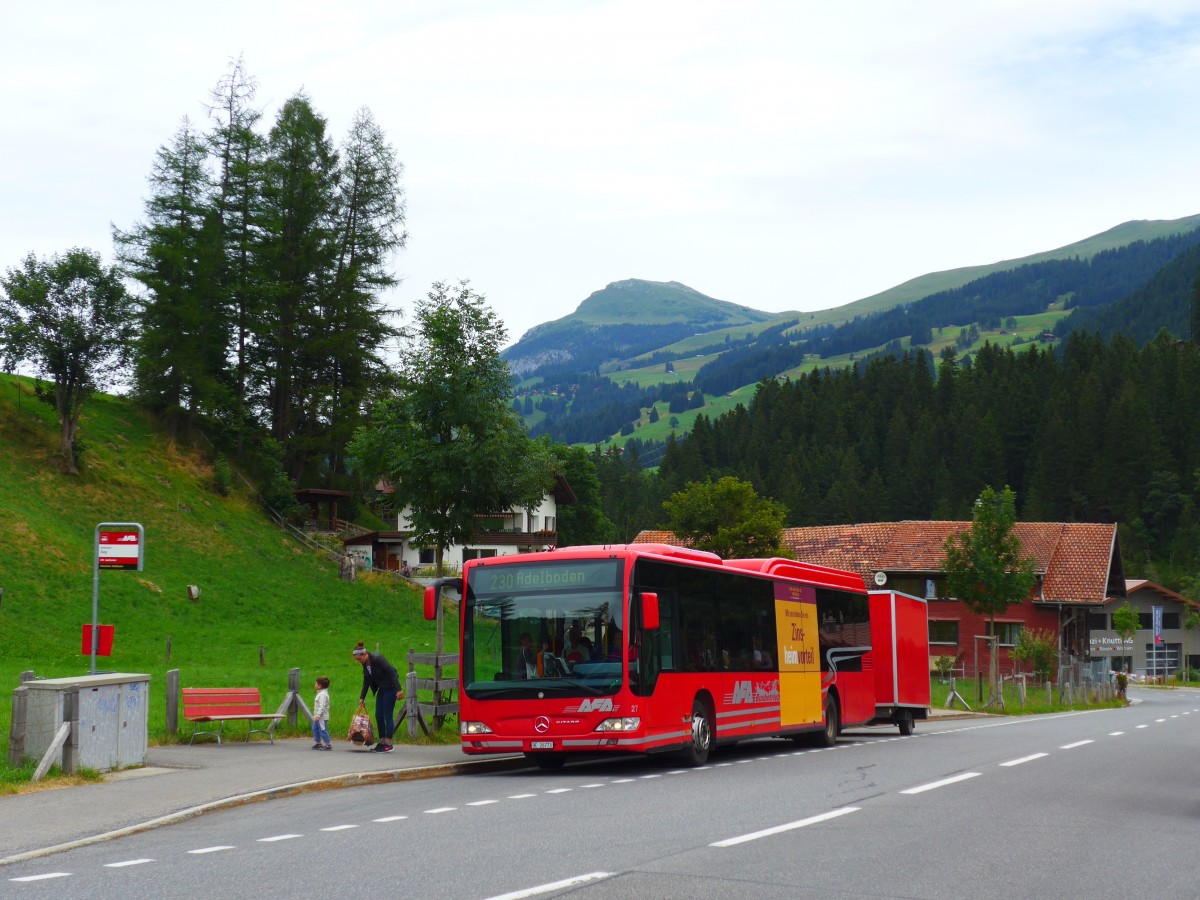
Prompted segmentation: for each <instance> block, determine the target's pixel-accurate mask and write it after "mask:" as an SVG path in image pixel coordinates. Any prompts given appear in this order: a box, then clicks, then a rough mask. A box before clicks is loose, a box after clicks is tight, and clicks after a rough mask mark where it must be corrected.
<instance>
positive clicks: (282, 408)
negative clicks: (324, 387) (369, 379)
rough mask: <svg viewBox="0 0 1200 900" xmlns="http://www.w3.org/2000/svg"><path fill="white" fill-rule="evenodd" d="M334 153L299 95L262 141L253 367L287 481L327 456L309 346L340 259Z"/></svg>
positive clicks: (315, 352)
mask: <svg viewBox="0 0 1200 900" xmlns="http://www.w3.org/2000/svg"><path fill="white" fill-rule="evenodd" d="M336 171H337V153H336V152H335V150H334V148H333V144H332V143H331V141H330V139H329V137H328V136H327V135H326V122H325V119H324V118H323V117H322V116H320V115H318V114H317V112H316V111H315V110H314V109H313V107H312V104H311V103H310V102H309V99H308V97H306V96H305V95H304V94H303V93H300V94H297V95H296V96H294V97H292V98H290V99H289V100H287V101H286V102H285V103H284V104H283V106H282V108H281V109H280V110H279V115H278V116H277V117H276V120H275V124H274V126H273V127H272V128H271V132H270V135H269V137H268V139H267V147H266V159H265V164H264V168H263V218H262V222H263V235H262V243H261V245H260V248H259V250H260V253H261V257H262V263H263V266H262V272H263V276H264V277H265V279H266V283H265V284H264V285H263V290H264V298H263V299H264V303H263V307H262V314H261V315H260V316H259V318H258V320H257V322H256V329H257V331H256V334H255V340H254V353H253V354H252V367H253V369H254V375H255V379H256V381H257V387H258V391H259V393H260V396H261V398H262V402H263V403H264V406H265V408H266V412H267V417H268V421H269V426H270V430H271V436H272V437H274V438H275V439H276V440H277V441H279V442H280V443H281V444H283V445H284V448H285V463H284V464H285V468H286V469H287V471H288V474H289V475H291V476H292V477H293V478H300V477H302V476H306V475H311V474H313V472H312V470H313V469H315V468H317V467H318V466H319V461H320V459H321V458H322V456H323V452H322V451H323V449H324V448H323V447H322V446H321V442H320V438H319V430H320V419H319V412H318V394H319V389H320V388H319V383H318V378H319V375H320V372H321V371H322V369H323V368H324V367H325V365H326V362H327V361H326V360H324V359H322V358H321V353H322V350H321V349H320V348H314V346H313V341H314V340H315V339H316V338H317V337H319V336H320V334H321V331H322V329H323V328H324V327H325V320H324V316H323V312H324V309H325V306H326V303H327V301H328V293H329V291H330V288H331V282H332V277H333V268H334V262H335V260H336V257H337V243H336V209H337V186H336Z"/></svg>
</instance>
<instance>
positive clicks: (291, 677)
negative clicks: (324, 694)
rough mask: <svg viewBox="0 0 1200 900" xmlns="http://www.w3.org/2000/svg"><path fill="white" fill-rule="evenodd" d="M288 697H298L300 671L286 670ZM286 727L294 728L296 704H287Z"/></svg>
mask: <svg viewBox="0 0 1200 900" xmlns="http://www.w3.org/2000/svg"><path fill="white" fill-rule="evenodd" d="M288 695H289V696H290V697H299V696H300V670H299V669H288ZM287 720H288V727H289V728H295V727H296V723H297V721H298V719H297V717H296V704H295V703H289V704H288V712H287Z"/></svg>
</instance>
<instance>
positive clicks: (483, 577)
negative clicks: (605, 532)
mask: <svg viewBox="0 0 1200 900" xmlns="http://www.w3.org/2000/svg"><path fill="white" fill-rule="evenodd" d="M620 575H621V561H620V560H617V559H585V560H578V561H571V562H568V563H552V564H548V565H528V564H513V565H489V566H477V567H476V568H474V569H472V570H471V587H472V589H474V591H475V592H476V593H479V594H501V593H503V594H510V593H513V592H518V593H523V594H524V593H543V592H547V591H561V590H579V589H581V588H604V589H612V588H615V587H617V585H618V584H619V579H620Z"/></svg>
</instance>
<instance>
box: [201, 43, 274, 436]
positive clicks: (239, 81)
mask: <svg viewBox="0 0 1200 900" xmlns="http://www.w3.org/2000/svg"><path fill="white" fill-rule="evenodd" d="M256 92H257V83H256V82H255V80H254V79H253V78H252V77H251V76H250V75H249V74H248V73H247V72H246V67H245V64H244V62H243V60H242V58H241V57H238V58H237V59H236V60H233V61H231V62H230V66H229V71H228V72H227V73H226V74H225V75H224V76H223V77H222V78H221V80H220V81H219V82H218V83H217V85H216V87H214V88H213V91H212V95H211V101H210V105H209V114H210V116H211V117H212V119H213V123H214V125H213V129H212V130H211V131H210V132H209V134H208V144H209V149H210V152H211V154H212V156H213V157H214V159H215V162H216V183H217V191H216V201H215V205H216V208H217V217H218V220H219V223H220V230H221V235H220V237H221V245H222V250H223V255H222V264H223V268H222V274H221V283H220V289H221V302H222V304H223V305H224V307H225V309H226V316H227V319H228V321H229V323H230V336H229V339H230V341H231V346H229V347H227V348H226V351H227V353H228V356H229V357H230V359H231V360H232V367H233V371H232V373H231V376H230V379H229V380H230V383H231V388H232V393H233V410H232V417H233V422H232V423H231V424H232V427H233V428H234V429H235V430H236V432H237V436H236V443H237V447H238V452H239V455H240V451H241V447H242V442H243V439H244V436H245V433H246V429H247V427H248V425H249V420H250V416H251V411H250V407H249V399H250V397H249V395H250V349H251V348H250V343H251V340H252V334H253V328H252V323H253V322H255V321H257V320H258V318H259V317H260V315H261V313H262V306H263V302H264V298H265V292H264V290H263V279H262V272H261V258H260V256H259V255H258V254H257V253H256V250H257V249H258V245H259V244H260V243H261V241H260V233H261V229H262V178H263V148H264V141H263V139H262V137H261V136H260V135H259V134H258V133H257V132H256V131H255V126H256V125H257V124H258V121H259V119H260V118H261V114H260V113H259V111H258V110H257V109H255V108H254V107H253V106H252V103H253V101H254V97H255V94H256Z"/></svg>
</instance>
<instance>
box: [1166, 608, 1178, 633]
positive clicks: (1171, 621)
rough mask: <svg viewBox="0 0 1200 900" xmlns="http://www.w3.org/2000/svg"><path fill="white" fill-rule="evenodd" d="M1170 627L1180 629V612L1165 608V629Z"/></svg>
mask: <svg viewBox="0 0 1200 900" xmlns="http://www.w3.org/2000/svg"><path fill="white" fill-rule="evenodd" d="M1169 628H1173V629H1175V630H1177V631H1178V630H1179V613H1177V612H1167V611H1166V610H1163V631H1166V630H1167V629H1169Z"/></svg>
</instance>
